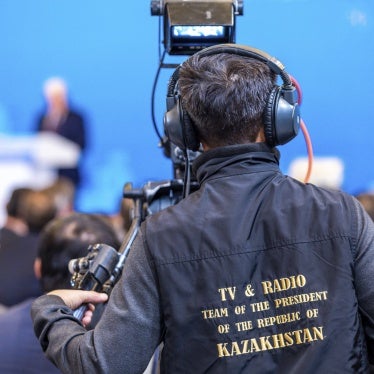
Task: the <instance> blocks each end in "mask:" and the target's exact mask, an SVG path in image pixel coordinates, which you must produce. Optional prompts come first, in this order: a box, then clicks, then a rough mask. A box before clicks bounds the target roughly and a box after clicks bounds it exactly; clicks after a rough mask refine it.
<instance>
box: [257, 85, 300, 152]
mask: <svg viewBox="0 0 374 374" xmlns="http://www.w3.org/2000/svg"><path fill="white" fill-rule="evenodd" d="M294 94H295V91H294V89H291V90H290V89H285V88H284V87H283V86H275V87H274V88H273V89H272V91H271V93H270V95H269V99H268V102H267V103H266V105H265V109H264V113H263V122H264V133H265V138H266V142H267V143H268V144H269V145H270V146H271V147H275V146H277V145H281V144H285V143H287V142H289V141H290V140H292V139H293V138H294V137H295V136H296V135H297V134H298V132H299V129H300V107H299V105H298V103H297V101H296V100H294ZM286 98H287V100H286Z"/></svg>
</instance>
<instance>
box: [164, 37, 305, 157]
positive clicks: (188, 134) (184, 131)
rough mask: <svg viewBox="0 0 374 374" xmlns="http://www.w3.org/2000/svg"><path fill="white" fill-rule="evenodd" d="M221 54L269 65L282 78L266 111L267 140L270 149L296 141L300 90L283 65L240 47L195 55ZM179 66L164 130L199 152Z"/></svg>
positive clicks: (211, 49) (214, 48)
mask: <svg viewBox="0 0 374 374" xmlns="http://www.w3.org/2000/svg"><path fill="white" fill-rule="evenodd" d="M219 53H230V54H235V55H239V56H244V57H251V58H255V59H258V60H260V61H262V62H264V63H265V64H267V65H268V67H269V68H270V69H271V70H272V71H273V72H274V73H275V74H277V75H279V76H280V77H281V78H282V81H283V84H282V85H281V86H278V85H274V87H273V89H272V91H271V93H270V95H269V99H268V101H267V103H266V106H265V109H264V113H263V122H264V131H265V138H266V142H267V143H268V144H269V145H270V146H271V147H275V146H277V145H281V144H285V143H287V142H289V141H290V140H291V139H293V138H294V137H295V136H296V135H297V134H298V132H299V128H300V109H299V105H298V94H297V89H296V87H295V86H294V85H293V84H292V80H291V78H290V76H289V75H288V74H287V73H286V71H285V70H284V69H285V68H284V66H283V64H282V63H281V62H280V61H278V60H277V59H276V58H274V57H271V56H270V55H268V54H267V53H266V52H263V51H261V50H259V49H256V48H251V47H247V46H244V45H238V44H218V45H214V46H211V47H208V48H205V49H202V50H201V51H199V52H197V53H196V54H197V55H199V56H201V57H203V56H211V55H214V54H219ZM180 67H181V65H179V66H178V67H177V69H176V70H175V71H174V73H173V74H172V76H171V78H170V80H169V84H168V90H167V96H166V109H167V111H166V113H165V115H164V131H165V135H166V136H167V137H168V139H169V140H170V141H171V142H172V143H173V144H175V145H176V146H178V147H179V148H181V149H182V150H186V149H189V150H192V151H197V150H198V149H199V146H200V144H199V141H198V139H197V137H196V132H195V130H194V127H193V122H192V120H191V118H190V116H189V115H188V113H187V112H186V110H185V109H184V108H183V106H182V100H181V98H180V93H179V89H178V78H179V69H180Z"/></svg>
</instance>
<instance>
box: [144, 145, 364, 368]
mask: <svg viewBox="0 0 374 374" xmlns="http://www.w3.org/2000/svg"><path fill="white" fill-rule="evenodd" d="M194 167H195V169H196V176H197V179H198V181H199V182H200V184H201V187H200V189H199V190H198V191H196V192H194V193H192V194H191V195H190V196H188V197H187V198H186V199H184V200H182V201H181V202H180V203H179V204H177V205H176V206H174V207H172V208H167V209H166V210H164V211H163V213H162V214H160V215H154V216H151V217H149V219H147V220H146V222H145V234H146V243H148V250H149V252H150V256H151V258H152V261H153V263H154V265H155V275H156V277H157V280H158V283H159V292H160V294H161V309H162V311H163V319H164V323H165V326H166V328H165V337H164V344H165V347H164V350H163V357H162V360H161V364H162V367H163V371H164V372H166V373H184V372H186V373H204V372H208V371H209V372H212V373H215V374H216V373H261V374H265V373H287V374H288V373H303V374H306V373H311V374H312V373H313V374H314V373H364V372H366V371H367V366H368V363H367V349H366V344H365V338H364V332H363V327H362V322H361V315H360V313H359V305H358V301H357V298H356V293H355V284H354V259H355V255H356V254H355V245H356V238H357V226H356V220H355V215H354V212H355V208H354V205H353V200H352V197H350V196H348V195H346V194H344V193H341V192H337V191H330V190H326V189H322V188H318V187H315V186H314V185H311V184H303V183H300V182H298V181H296V180H294V179H292V178H289V177H287V176H285V175H283V174H282V173H281V172H280V170H279V166H278V158H277V155H276V153H274V152H273V151H272V150H271V149H269V148H268V147H267V146H266V145H265V144H252V145H243V146H233V147H226V148H220V149H217V150H212V151H209V152H206V153H204V154H203V155H202V156H200V157H199V158H198V159H197V160H195V165H194ZM159 233H162V234H161V235H159Z"/></svg>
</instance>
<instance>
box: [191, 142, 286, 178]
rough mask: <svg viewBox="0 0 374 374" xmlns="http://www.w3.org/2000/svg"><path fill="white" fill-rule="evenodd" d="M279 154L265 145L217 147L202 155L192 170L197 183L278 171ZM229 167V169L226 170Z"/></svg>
mask: <svg viewBox="0 0 374 374" xmlns="http://www.w3.org/2000/svg"><path fill="white" fill-rule="evenodd" d="M279 158H280V153H279V151H278V150H277V149H276V148H271V147H269V146H268V145H267V144H266V143H249V144H239V145H231V146H225V147H218V148H214V149H211V150H209V151H206V152H204V153H202V154H201V155H200V156H199V157H198V158H196V160H195V161H194V163H193V166H192V170H193V173H194V174H195V175H196V178H197V180H198V182H199V183H202V182H204V181H205V180H206V179H207V178H211V177H218V176H220V177H222V176H228V175H233V174H240V173H249V172H258V171H266V170H273V171H279ZM228 166H230V168H228Z"/></svg>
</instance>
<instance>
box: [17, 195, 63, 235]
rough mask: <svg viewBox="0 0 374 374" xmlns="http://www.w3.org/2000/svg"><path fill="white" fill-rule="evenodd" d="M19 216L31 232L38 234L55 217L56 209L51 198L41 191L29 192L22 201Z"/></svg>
mask: <svg viewBox="0 0 374 374" xmlns="http://www.w3.org/2000/svg"><path fill="white" fill-rule="evenodd" d="M22 203H23V204H22V206H21V207H20V209H19V210H20V215H21V217H22V218H23V219H24V220H25V222H26V224H27V226H28V228H29V230H30V231H31V232H35V233H39V232H40V231H41V230H42V229H43V227H44V226H45V225H46V224H47V223H48V222H50V221H51V220H52V219H53V218H55V217H56V214H57V209H56V206H55V203H54V200H53V198H52V197H51V196H50V195H49V194H47V193H46V192H44V191H42V190H39V191H38V190H31V191H29V192H28V193H27V194H26V195H25V196H24V197H23V199H22Z"/></svg>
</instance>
